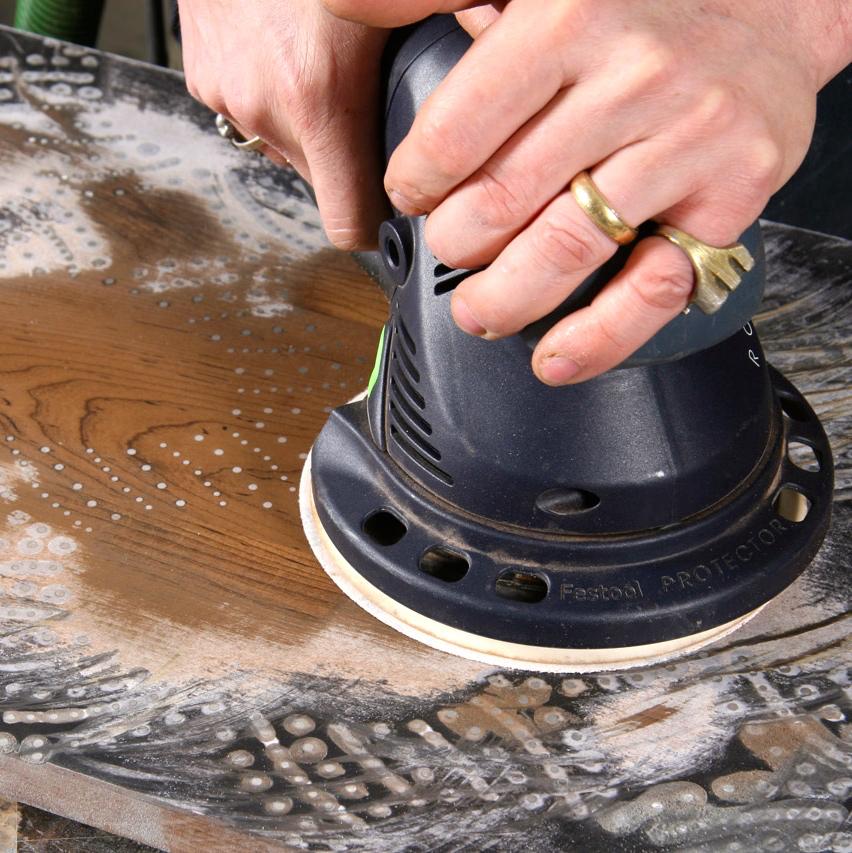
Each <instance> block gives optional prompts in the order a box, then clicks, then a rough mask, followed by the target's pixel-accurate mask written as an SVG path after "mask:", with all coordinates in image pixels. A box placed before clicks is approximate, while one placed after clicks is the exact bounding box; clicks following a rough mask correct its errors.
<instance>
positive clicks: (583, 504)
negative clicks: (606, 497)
mask: <svg viewBox="0 0 852 853" xmlns="http://www.w3.org/2000/svg"><path fill="white" fill-rule="evenodd" d="M600 502H601V499H600V498H599V497H598V496H597V495H596V494H595V493H594V492H588V491H586V490H585V489H564V488H557V489H548V490H547V491H546V492H542V493H541V494H540V495H539V496H538V497H537V498H536V501H535V505H536V506H537V507H538V508H539V509H540V510H541V511H542V512H546V513H547V514H548V515H558V516H565V515H576V514H577V513H578V512H585V511H586V510H589V509H594V508H595V507H596V506H597V505H598V504H599V503H600Z"/></svg>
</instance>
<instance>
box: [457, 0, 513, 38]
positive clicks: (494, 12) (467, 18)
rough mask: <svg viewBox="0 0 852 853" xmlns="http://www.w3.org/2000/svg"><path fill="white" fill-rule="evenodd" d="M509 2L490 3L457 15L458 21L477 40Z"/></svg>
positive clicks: (505, 0)
mask: <svg viewBox="0 0 852 853" xmlns="http://www.w3.org/2000/svg"><path fill="white" fill-rule="evenodd" d="M507 2H508V0H503V2H497V3H489V4H488V5H487V6H479V7H477V8H476V9H468V10H466V11H464V12H457V13H456V20H457V21H458V22H459V24H461V26H462V28H463V29H464V30H465V31H466V32H467V34H468V35H469V36H470V37H471V38H476V37H477V36H478V35H479V34H480V33H481V32H482V31H483V30H484V29H485V28H486V27H489V26H491V24H493V23H494V22H495V21H496V20H497V18H499V17H500V13H501V12H502V11H503V9H504V8H505V6H506V3H507Z"/></svg>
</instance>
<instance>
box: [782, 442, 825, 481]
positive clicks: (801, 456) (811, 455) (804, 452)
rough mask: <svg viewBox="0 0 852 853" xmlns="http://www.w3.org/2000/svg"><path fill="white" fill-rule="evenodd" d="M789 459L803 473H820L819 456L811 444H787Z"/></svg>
mask: <svg viewBox="0 0 852 853" xmlns="http://www.w3.org/2000/svg"><path fill="white" fill-rule="evenodd" d="M787 458H788V459H789V460H790V461H791V462H792V463H793V464H794V465H795V466H796V467H797V468H801V469H802V471H810V472H811V473H812V474H816V473H818V472H819V470H820V468H821V467H822V466H821V465H820V459H819V454H818V453H817V452H816V450H814V448H813V447H811V446H810V444H805V443H804V442H803V441H790V442H788V443H787Z"/></svg>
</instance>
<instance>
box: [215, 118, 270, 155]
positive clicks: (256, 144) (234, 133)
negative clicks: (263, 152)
mask: <svg viewBox="0 0 852 853" xmlns="http://www.w3.org/2000/svg"><path fill="white" fill-rule="evenodd" d="M216 130H217V131H219V136H221V137H222V139H227V140H228V142H230V143H231V145H233V146H234V148H239V150H240V151H256V150H257V149H258V148H260V146H261V145H265V144H266V143H265V142H264V140H263V139H262V138H261V137H260V136H252V137H251V138H250V139H246V137H245V136H243V135H242V134H241V133H240V132H239V131H238V130H237V129H236V128H235V127H234V125H233V123H232V122H231V120H230V119H228V118H226V117H225V116H223V115H222V113H216Z"/></svg>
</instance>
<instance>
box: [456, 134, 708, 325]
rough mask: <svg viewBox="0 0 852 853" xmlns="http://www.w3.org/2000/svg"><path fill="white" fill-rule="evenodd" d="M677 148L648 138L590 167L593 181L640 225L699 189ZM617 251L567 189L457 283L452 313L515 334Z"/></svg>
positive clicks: (624, 216) (692, 169) (461, 320)
mask: <svg viewBox="0 0 852 853" xmlns="http://www.w3.org/2000/svg"><path fill="white" fill-rule="evenodd" d="M672 147H677V140H676V139H675V140H667V139H660V138H656V137H655V138H654V139H653V140H644V141H642V142H639V143H636V144H635V145H633V146H629V147H627V148H623V149H621V150H620V151H618V152H616V153H615V154H613V155H612V157H610V158H608V159H607V160H605V161H604V162H603V163H601V164H600V165H599V166H597V167H595V168H594V169H593V170H592V172H591V174H592V180H593V181H594V182H595V184H596V185H597V187H598V189H599V190H600V192H601V193H602V194H603V195H604V196H605V198H606V199H607V200H608V201H609V203H610V205H611V206H612V207H613V208H614V209H615V210H616V211H618V213H619V214H620V216H621V218H622V219H623V220H624V221H625V222H627V224H629V225H633V226H637V225H639V224H640V223H642V222H644V221H645V220H646V219H650V218H651V217H653V216H655V215H656V214H658V213H659V212H660V211H665V210H668V209H669V208H671V207H672V206H674V205H675V204H677V203H678V202H680V201H682V200H683V199H684V198H685V197H687V196H689V195H690V194H691V193H692V192H694V189H695V187H694V181H695V174H694V173H695V165H694V163H693V162H692V161H691V160H687V159H683V160H680V161H678V160H673V159H672ZM649 163H653V164H654V167H653V168H652V167H651V166H649ZM640 166H641V168H640ZM696 236H697V235H696ZM617 248H618V245H617V244H616V243H615V242H614V241H613V240H611V239H610V238H609V237H607V236H606V235H605V234H604V233H603V232H602V231H600V230H599V229H598V227H597V226H596V225H595V224H594V222H592V220H591V219H590V218H589V217H588V216H587V215H586V213H585V212H584V211H583V210H582V208H580V206H579V205H578V204H577V202H576V201H575V200H574V197H573V196H572V195H571V193H570V191H568V190H566V191H565V192H563V193H561V194H560V195H558V196H557V197H556V198H555V199H554V200H553V201H552V202H551V203H550V204H548V205H547V206H546V207H545V208H544V210H542V212H541V213H540V214H539V215H538V216H537V217H536V218H535V219H534V220H533V221H532V222H531V223H530V224H529V225H528V226H527V227H526V228H525V229H524V230H523V231H521V232H520V233H519V234H518V235H517V237H515V238H514V239H513V240H512V241H511V242H510V243H509V244H508V245H507V246H506V248H505V249H504V250H503V251H502V252H501V253H500V254H499V255H498V257H497V259H496V260H495V261H494V263H492V264H491V265H490V266H489V267H487V268H486V269H485V270H483V271H482V272H480V273H477V274H475V275H473V276H470V277H469V278H467V279H465V281H463V282H462V283H461V284H460V285H459V286H458V287H457V288H456V290H455V292H454V293H453V297H452V309H453V316H454V317H455V320H456V322H457V323H458V325H459V326H460V327H461V328H462V329H464V330H465V331H468V332H470V333H471V334H478V335H480V336H483V337H487V338H489V339H494V338H498V337H503V336H505V335H509V334H514V333H515V332H518V331H520V330H521V329H522V328H524V326H527V325H529V324H530V323H532V322H533V321H535V320H538V319H540V318H541V317H544V316H545V315H546V314H549V313H550V312H551V311H552V310H553V309H555V308H556V307H557V306H558V305H560V304H561V303H562V302H563V301H564V300H565V299H566V298H567V297H568V296H569V295H570V294H571V292H572V291H573V290H574V289H575V288H576V287H577V286H578V285H579V284H580V283H581V282H582V281H584V280H585V279H586V278H587V277H588V276H589V275H591V273H592V272H594V271H595V270H596V269H597V268H598V267H599V266H601V264H603V263H604V262H605V261H607V260H608V259H609V258H610V257H612V255H613V254H614V253H615V251H616V249H617Z"/></svg>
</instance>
